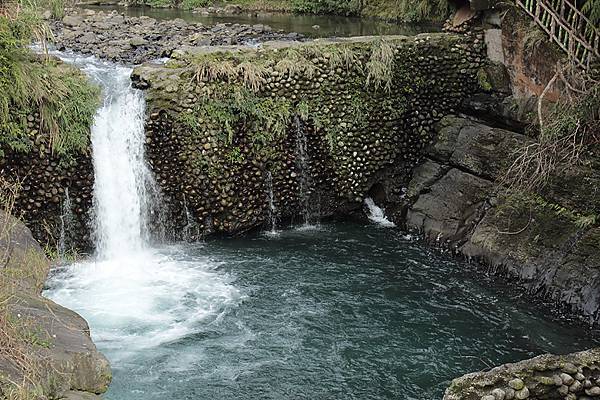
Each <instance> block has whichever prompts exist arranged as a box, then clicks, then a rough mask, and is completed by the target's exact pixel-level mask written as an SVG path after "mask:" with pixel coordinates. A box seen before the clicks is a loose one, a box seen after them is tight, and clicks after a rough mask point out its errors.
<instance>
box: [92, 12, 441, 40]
mask: <svg viewBox="0 0 600 400" xmlns="http://www.w3.org/2000/svg"><path fill="white" fill-rule="evenodd" d="M83 7H84V8H86V9H88V10H94V11H105V12H110V11H112V10H115V11H117V12H119V13H123V14H124V15H126V16H129V17H142V16H146V17H150V18H155V19H157V20H168V19H175V18H181V19H183V20H184V21H186V22H188V23H192V22H194V23H197V22H199V23H202V24H205V25H208V26H211V25H216V24H221V23H229V24H246V25H255V24H263V25H269V26H270V27H272V28H273V29H275V30H283V31H285V32H297V33H301V34H303V35H305V36H307V37H310V38H315V37H332V36H338V37H347V36H370V35H416V34H418V33H423V32H438V31H440V30H441V26H440V25H433V24H419V25H417V24H401V23H395V22H387V21H383V20H380V19H375V18H373V19H369V18H358V17H344V16H338V15H296V14H291V13H271V12H258V13H248V12H246V13H240V14H235V15H202V14H199V13H193V12H191V11H187V10H181V9H173V8H152V7H146V6H134V7H121V6H118V5H105V6H91V5H86V6H83Z"/></svg>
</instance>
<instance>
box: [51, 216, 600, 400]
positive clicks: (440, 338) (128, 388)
mask: <svg viewBox="0 0 600 400" xmlns="http://www.w3.org/2000/svg"><path fill="white" fill-rule="evenodd" d="M45 294H46V295H47V296H48V297H50V298H52V299H53V300H55V301H57V302H58V303H60V304H62V305H64V306H66V307H69V308H71V309H73V310H75V311H77V312H79V313H81V315H83V316H84V317H85V318H86V319H87V320H88V322H89V324H90V327H91V332H92V337H93V339H94V341H95V342H96V344H97V346H98V348H99V349H100V350H101V351H102V352H104V354H105V355H106V356H107V357H108V358H109V360H110V361H111V364H112V368H113V373H114V381H113V384H112V386H111V388H110V390H109V392H108V393H107V395H106V396H105V398H106V399H109V400H138V399H139V400H142V399H144V400H150V399H157V400H158V399H161V400H164V399H172V400H183V399H233V398H235V399H259V398H260V399H282V398H285V399H299V398H302V399H347V398H356V399H420V400H426V399H427V400H430V399H440V398H441V396H442V393H443V390H444V388H445V387H446V386H447V385H448V383H449V381H450V380H451V379H452V378H454V377H457V376H460V375H461V374H464V373H466V372H470V371H475V370H480V369H485V368H488V367H490V366H492V365H498V364H501V363H505V362H511V361H517V360H521V359H525V358H529V357H532V356H535V355H538V354H541V353H544V352H555V353H566V352H572V351H576V350H582V349H585V348H589V347H593V346H594V345H597V343H598V341H597V340H596V339H595V338H594V337H592V336H591V334H586V331H585V329H583V328H582V327H581V326H578V325H577V324H576V323H571V324H566V323H564V322H561V321H559V320H557V319H555V318H554V317H551V313H550V311H549V308H546V307H544V306H535V305H533V304H532V303H531V302H530V301H528V298H527V297H526V296H525V293H524V292H523V291H522V290H521V289H519V288H518V287H510V286H509V285H505V284H500V283H498V282H496V281H492V279H491V278H490V277H488V276H487V275H486V274H485V273H483V272H481V271H480V270H476V269H475V268H473V267H471V266H469V265H467V264H463V263H459V262H456V261H454V260H452V259H450V258H448V257H445V256H443V255H440V254H439V253H438V252H436V251H433V250H429V249H427V248H426V247H424V246H422V245H421V244H419V243H417V242H414V241H411V240H410V239H409V238H407V237H405V236H403V235H402V233H401V232H399V231H397V230H394V229H386V228H383V227H380V226H377V225H373V224H368V225H363V224H358V223H335V224H323V225H321V226H320V228H318V229H316V230H305V229H303V230H294V229H290V230H283V231H280V233H279V234H278V235H276V236H273V235H264V234H256V235H251V236H248V237H245V238H238V239H229V240H216V239H215V240H209V241H207V242H204V243H196V244H177V245H173V246H167V247H163V248H157V249H153V250H147V251H146V252H141V253H139V254H138V255H137V256H133V255H130V256H128V257H125V258H122V259H119V260H112V261H99V262H83V263H78V264H74V265H70V266H65V267H63V268H61V269H58V270H55V271H54V273H53V274H52V276H51V279H50V280H49V282H48V287H47V290H46V292H45Z"/></svg>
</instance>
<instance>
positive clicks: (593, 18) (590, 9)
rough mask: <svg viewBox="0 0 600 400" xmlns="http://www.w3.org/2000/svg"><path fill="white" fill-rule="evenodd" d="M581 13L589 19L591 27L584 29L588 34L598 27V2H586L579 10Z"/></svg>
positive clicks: (599, 12) (593, 0) (599, 8)
mask: <svg viewBox="0 0 600 400" xmlns="http://www.w3.org/2000/svg"><path fill="white" fill-rule="evenodd" d="M581 10H582V11H583V13H584V14H585V15H586V16H587V17H588V18H589V19H590V22H591V23H592V24H591V26H590V25H588V26H587V27H586V29H587V31H588V32H592V31H593V30H594V29H596V30H597V27H598V26H600V0H586V1H585V2H584V3H583V7H582V8H581Z"/></svg>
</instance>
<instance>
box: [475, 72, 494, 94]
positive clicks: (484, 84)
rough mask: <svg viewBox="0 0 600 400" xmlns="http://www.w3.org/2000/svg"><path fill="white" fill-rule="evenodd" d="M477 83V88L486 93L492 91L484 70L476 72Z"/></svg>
mask: <svg viewBox="0 0 600 400" xmlns="http://www.w3.org/2000/svg"><path fill="white" fill-rule="evenodd" d="M477 82H478V83H479V87H480V88H482V89H483V90H485V91H486V92H489V91H490V90H492V84H491V83H490V77H489V76H488V74H487V72H485V69H483V68H480V69H479V71H477Z"/></svg>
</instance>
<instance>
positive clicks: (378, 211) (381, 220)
mask: <svg viewBox="0 0 600 400" xmlns="http://www.w3.org/2000/svg"><path fill="white" fill-rule="evenodd" d="M365 205H366V206H367V211H368V212H367V216H368V217H369V219H370V220H371V221H373V222H375V223H376V224H378V225H380V226H384V227H386V228H392V227H394V226H396V224H394V223H393V222H392V221H390V220H389V219H387V217H386V216H385V212H384V211H383V209H382V208H381V207H379V206H378V205H377V204H375V202H374V201H373V199H372V198H370V197H367V198H366V199H365Z"/></svg>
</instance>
